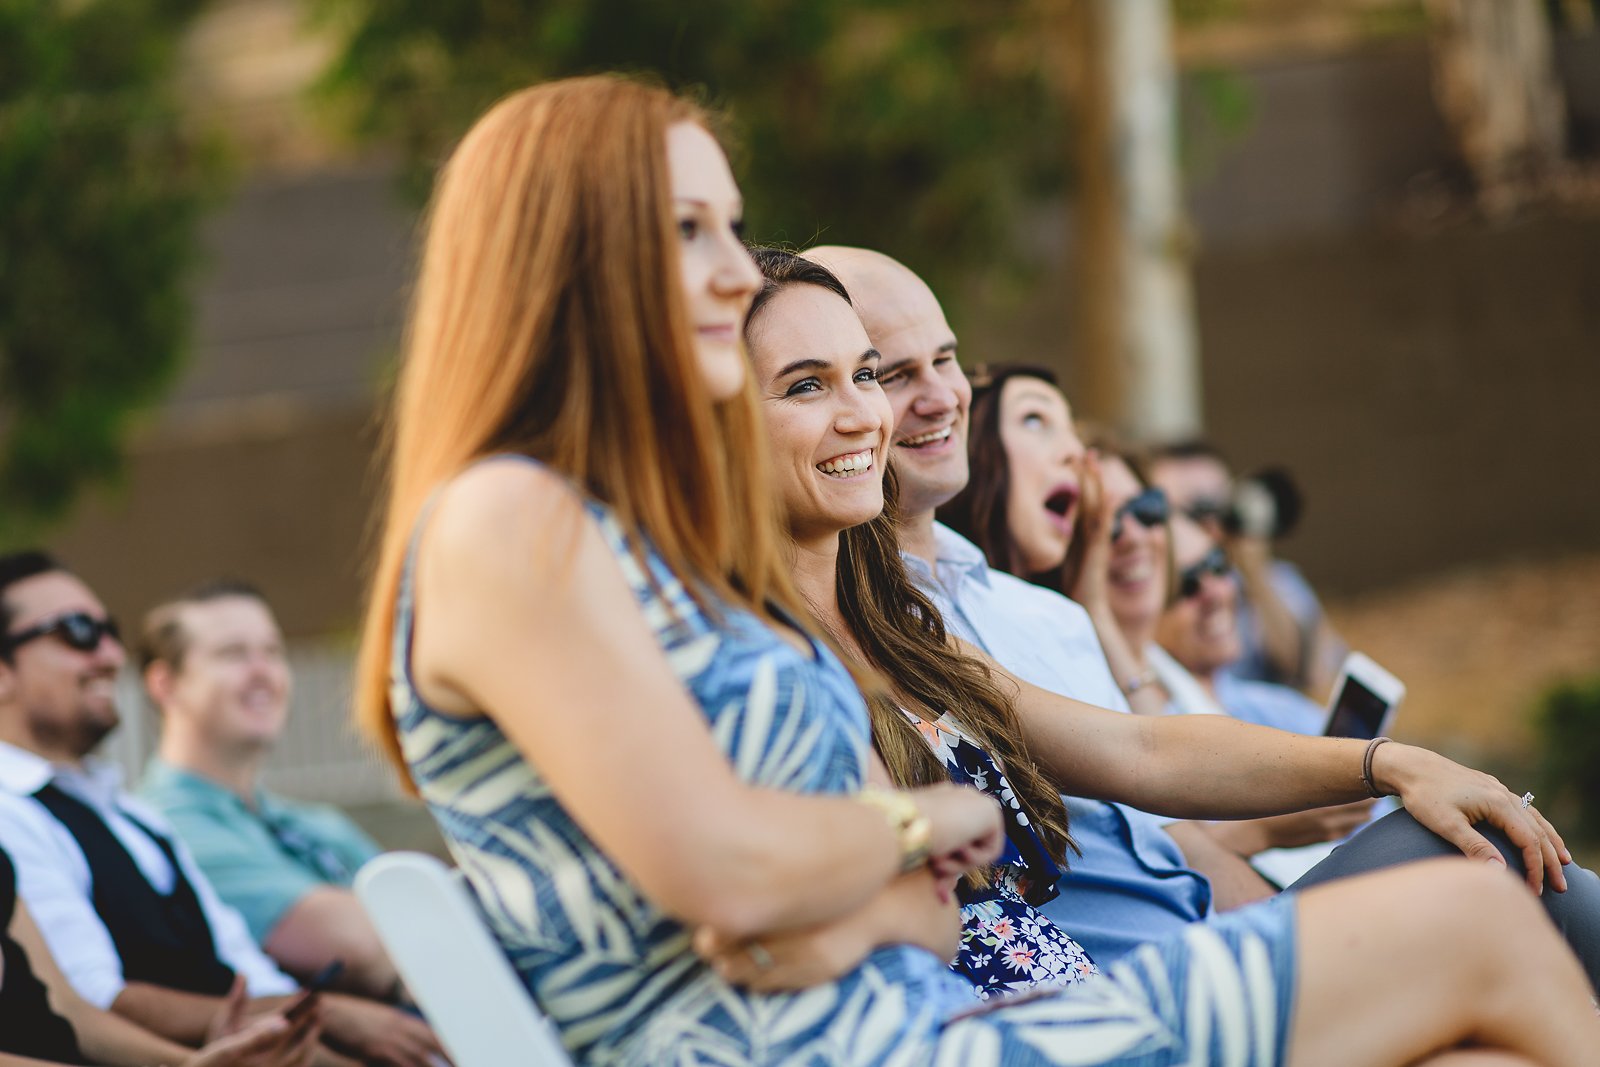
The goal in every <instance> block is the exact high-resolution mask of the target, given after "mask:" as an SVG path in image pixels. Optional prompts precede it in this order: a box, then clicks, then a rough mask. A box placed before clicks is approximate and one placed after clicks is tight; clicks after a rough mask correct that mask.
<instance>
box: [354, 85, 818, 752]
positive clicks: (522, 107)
mask: <svg viewBox="0 0 1600 1067" xmlns="http://www.w3.org/2000/svg"><path fill="white" fill-rule="evenodd" d="M679 122H694V123H699V124H701V125H706V124H707V120H706V116H705V115H704V114H703V113H702V112H701V110H700V109H699V108H697V107H696V106H694V105H693V104H690V103H688V102H686V101H684V100H681V99H679V98H677V97H674V96H673V95H672V94H670V93H668V92H666V91H665V90H662V89H660V88H656V87H654V86H650V85H645V84H641V83H639V82H637V81H633V80H629V79H625V78H621V77H615V76H600V77H588V78H574V79H569V80H565V81H558V82H552V83H550V84H547V85H541V86H537V87H534V88H531V89H525V90H522V91H521V92H517V93H514V94H512V95H511V96H509V97H507V98H506V99H504V100H502V101H500V102H499V103H498V104H496V105H495V106H494V107H493V108H491V109H490V110H489V112H488V113H487V114H485V115H484V116H483V117H482V118H481V119H479V120H478V122H477V124H476V125H474V126H473V128H472V129H471V131H469V132H468V133H467V135H466V137H465V138H464V139H463V140H462V142H461V144H460V146H459V147H458V148H457V149H456V150H455V152H454V154H453V155H452V156H451V158H450V160H449V161H448V162H447V163H446V164H445V166H444V168H443V170H442V172H441V174H440V177H439V181H438V184H437V187H436V189H435V193H434V197H433V201H432V204H431V205H430V207H429V210H428V214H427V221H426V230H425V233H426V236H425V240H424V243H423V249H422V256H421V268H420V275H419V278H418V282H417V286H416V291H415V295H414V299H413V302H412V307H411V313H410V321H409V325H408V329H407V335H406V342H405V352H404V357H403V361H402V364H401V369H400V374H399V378H398V382H397V384H396V388H395V393H394V401H393V408H392V412H391V415H390V418H389V421H388V425H387V428H386V429H387V440H386V442H385V444H386V457H387V477H386V485H385V488H386V490H387V502H386V505H385V507H384V512H383V518H382V524H381V528H380V529H381V533H380V545H379V549H378V555H377V565H376V568H375V570H374V572H373V576H372V587H371V595H370V599H369V601H368V606H367V613H366V622H365V628H364V631H363V634H362V643H361V651H360V658H359V661H358V663H357V676H356V714H357V719H358V721H359V723H360V724H361V726H362V727H363V729H364V730H365V732H366V733H367V734H368V735H369V736H371V737H373V738H374V739H375V740H377V741H378V742H379V743H380V744H381V745H382V747H383V748H384V749H385V750H386V752H387V753H388V754H389V756H390V757H391V758H392V759H393V760H394V761H395V762H396V764H397V765H402V766H403V764H402V763H401V758H400V751H399V745H398V741H397V739H396V737H395V733H394V724H393V721H392V718H391V713H390V707H389V675H390V655H391V643H392V639H393V635H394V610H395V601H396V597H397V595H398V590H399V585H400V572H401V566H402V563H403V561H404V558H405V553H406V550H407V545H408V543H409V540H410V537H411V533H412V530H413V528H414V526H415V524H416V522H417V520H418V516H419V513H420V511H421V509H422V507H423V505H424V503H425V501H426V500H427V498H428V497H429V495H430V494H431V493H432V492H433V491H434V490H435V489H436V488H437V487H438V486H440V485H441V484H443V483H444V482H446V481H447V480H449V479H450V478H451V477H453V476H454V475H455V474H457V473H458V472H460V471H461V470H462V469H463V468H465V467H466V466H467V465H469V464H470V463H472V462H473V461H474V460H476V459H478V458H480V457H483V456H487V455H492V454H496V453H502V452H517V453H521V454H523V455H527V456H532V457H534V458H536V459H538V460H540V461H542V462H544V463H545V464H547V465H549V466H550V467H551V468H552V469H554V470H556V471H559V472H561V473H562V474H564V475H566V476H567V477H568V478H569V479H571V480H572V481H573V482H574V483H575V484H577V485H579V486H581V487H583V488H584V489H585V490H586V491H587V492H589V493H591V494H592V495H593V496H595V497H596V498H598V499H600V500H603V501H605V502H606V503H607V504H609V505H610V506H611V507H612V508H613V509H614V510H615V512H616V514H617V516H618V517H619V519H620V520H621V521H622V523H623V525H624V527H625V528H628V529H630V530H632V531H634V532H637V533H642V534H644V535H646V536H647V537H648V538H649V540H650V542H651V543H652V544H653V546H654V547H655V549H656V550H657V551H658V552H659V553H660V555H661V557H662V558H663V560H664V561H665V562H666V564H667V565H668V566H669V567H670V568H671V569H672V570H673V572H674V573H675V574H677V575H678V576H679V577H681V578H682V579H683V580H684V581H685V584H686V585H687V586H688V587H689V588H690V589H691V591H692V592H693V593H694V595H695V596H696V597H697V598H698V599H700V601H701V603H702V604H703V605H705V606H708V607H709V606H711V602H712V601H716V600H721V601H723V602H726V603H731V604H734V605H740V606H743V607H746V608H749V609H751V610H753V611H755V612H756V613H757V614H759V615H761V616H763V617H766V618H769V619H770V618H772V617H773V609H774V608H778V609H783V610H786V611H788V612H790V613H791V614H792V615H795V613H796V612H798V611H799V610H800V608H801V605H800V601H799V598H798V596H797V595H796V594H795V593H794V590H793V586H792V584H791V582H790V580H789V578H788V576H787V570H786V566H787V561H786V553H785V550H784V544H785V542H784V539H783V534H782V532H781V529H780V527H779V525H778V522H777V514H776V504H775V502H774V498H773V494H772V493H771V492H770V490H769V489H768V488H767V462H766V435H765V433H763V432H762V427H761V425H760V423H759V421H758V420H759V417H760V416H759V414H758V412H757V411H756V407H755V394H754V391H753V387H752V386H751V385H750V383H749V382H748V381H747V382H746V385H745V390H744V393H743V394H742V395H741V396H739V397H735V398H734V399H733V400H731V401H729V402H727V403H723V404H713V403H712V401H711V400H710V399H709V398H708V397H707V395H706V390H705V387H704V385H703V382H702V378H701V376H700V373H699V370H698V365H697V363H696V359H695V354H694V337H693V331H692V327H691V324H690V322H689V316H688V311H687V308H686V307H685V306H684V304H683V297H682V284H681V282H680V280H679V251H678V239H677V234H676V228H675V225H674V217H673V209H672V201H671V185H670V175H669V171H668V167H667V158H666V134H667V129H668V127H670V126H672V125H674V124H676V123H679ZM685 472H693V475H694V476H693V477H685V476H684V475H685ZM795 617H798V615H795Z"/></svg>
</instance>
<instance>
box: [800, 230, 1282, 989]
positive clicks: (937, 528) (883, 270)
mask: <svg viewBox="0 0 1600 1067" xmlns="http://www.w3.org/2000/svg"><path fill="white" fill-rule="evenodd" d="M805 255H806V257H807V258H809V259H815V260H817V261H818V262H821V263H822V264H824V265H825V266H827V267H828V268H829V269H830V270H832V271H833V272H834V273H835V274H837V275H838V276H839V278H840V280H841V281H843V282H844V285H845V288H846V289H847V290H849V292H850V298H851V300H852V301H853V302H854V303H855V307H856V312H857V314H859V315H860V316H861V321H862V323H863V324H864V325H865V326H866V328H867V334H868V336H869V337H870V338H871V340H872V344H873V346H874V347H875V348H877V349H878V351H879V352H880V353H882V356H883V358H882V362H881V363H880V364H879V367H878V379H879V381H880V382H881V384H882V386H883V391H884V392H885V393H886V394H887V395H888V397H889V401H890V404H891V405H892V406H893V408H894V414H895V428H894V435H893V438H892V439H891V440H892V446H891V447H892V449H893V452H892V453H891V454H892V457H893V462H894V465H895V471H896V473H897V475H898V477H899V485H900V490H899V503H900V510H901V519H902V526H901V540H900V549H901V555H902V556H903V558H904V559H905V561H906V567H907V570H909V571H910V573H911V576H912V579H913V580H914V581H916V582H917V584H918V586H919V587H920V588H921V589H922V591H923V592H924V593H926V594H927V595H928V596H929V597H930V598H932V600H933V602H934V603H935V604H937V605H938V606H939V610H940V612H941V613H942V614H943V615H944V618H945V622H946V624H947V625H948V626H949V628H950V630H951V631H952V632H953V633H955V634H957V635H959V636H960V637H961V638H963V639H964V640H967V641H970V642H972V643H973V644H975V645H977V646H978V647H979V648H982V649H983V650H984V651H985V652H987V653H988V654H989V655H991V656H993V657H994V659H995V661H996V662H998V663H1000V664H1001V665H1002V666H1003V667H1005V668H1006V669H1007V670H1009V671H1011V672H1013V673H1014V674H1016V675H1017V676H1018V677H1020V678H1023V679H1025V680H1026V681H1029V682H1031V683H1033V684H1034V685H1037V686H1039V687H1041V688H1044V689H1049V690H1051V691H1052V692H1056V693H1060V694H1062V695H1063V696H1067V697H1071V698H1073V699H1075V700H1081V701H1084V702H1085V703H1089V704H1097V705H1100V706H1101V707H1108V708H1114V709H1116V710H1118V711H1126V710H1128V704H1127V699H1126V697H1125V696H1124V695H1123V693H1122V690H1121V689H1120V687H1118V685H1117V683H1116V681H1115V679H1114V678H1113V677H1112V674H1111V668H1110V666H1109V665H1108V664H1107V662H1106V658H1105V653H1104V651H1103V650H1102V649H1101V647H1100V640H1099V638H1098V637H1097V636H1096V634H1095V630H1094V625H1093V624H1092V623H1091V622H1090V621H1089V616H1088V613H1087V612H1085V611H1084V610H1083V608H1081V607H1080V606H1079V605H1077V604H1076V603H1074V602H1073V601H1071V600H1069V599H1067V598H1066V597H1065V596H1062V595H1061V594H1059V593H1055V592H1052V591H1051V590H1048V589H1044V588H1041V587H1039V586H1036V585H1033V584H1031V583H1029V582H1024V581H1022V580H1021V579H1018V578H1015V577H1013V576H1012V575H1009V574H1006V573H1005V572H1003V571H997V570H993V569H991V568H990V567H989V565H988V562H987V561H986V560H985V559H984V557H983V553H982V552H981V551H979V550H978V548H977V546H976V545H974V544H972V543H971V542H970V541H968V540H966V539H965V538H963V537H962V536H961V535H959V534H957V533H956V532H955V531H954V530H952V529H950V528H949V527H947V526H945V525H943V524H942V523H939V522H936V521H935V519H934V511H935V509H937V508H938V507H939V506H940V505H941V504H944V503H945V502H946V501H948V500H950V499H951V498H952V497H954V496H955V495H956V494H957V493H959V492H960V491H961V490H962V489H964V488H965V487H966V484H967V478H968V470H967V440H966V436H967V408H968V405H969V404H970V403H971V400H972V388H971V386H970V385H969V384H968V382H967V378H966V375H965V373H963V372H962V370H961V365H960V363H959V361H958V360H957V341H956V335H955V331H954V330H952V329H951V328H950V324H949V322H948V321H946V319H945V316H944V310H943V309H942V308H941V307H940V306H939V301H938V299H937V298H935V297H934V295H933V292H932V290H930V289H929V288H928V286H927V285H926V284H925V283H924V282H923V281H922V279H921V278H919V277H917V276H916V275H915V274H913V273H912V272H911V271H910V270H908V269H907V268H906V267H904V266H902V265H901V264H900V263H898V262H896V261H895V260H893V259H891V258H889V257H888V256H885V255H883V254H881V253H879V252H873V251H869V250H866V249H860V248H843V247H838V246H825V247H821V248H815V249H812V250H810V251H808V252H806V253H805ZM1063 800H1064V801H1065V802H1066V805H1067V809H1068V811H1069V813H1070V816H1071V821H1072V836H1073V839H1074V840H1075V841H1076V842H1077V843H1078V845H1079V846H1080V847H1081V848H1082V849H1083V855H1082V856H1081V857H1077V858H1074V859H1073V861H1072V864H1071V869H1070V871H1069V873H1068V874H1067V875H1066V877H1065V878H1064V879H1063V881H1062V883H1061V890H1062V892H1061V894H1060V895H1059V896H1058V898H1057V900H1056V901H1055V902H1052V904H1050V905H1047V906H1046V908H1045V911H1046V913H1047V914H1049V915H1050V917H1051V918H1052V919H1055V920H1056V921H1057V922H1058V923H1059V924H1060V925H1061V926H1062V928H1063V929H1066V930H1069V931H1070V932H1071V933H1072V935H1073V936H1074V937H1076V938H1077V939H1078V940H1079V941H1080V942H1081V943H1082V944H1083V945H1084V946H1085V947H1086V948H1088V949H1089V951H1090V953H1092V954H1093V955H1094V957H1095V959H1096V960H1097V961H1098V962H1099V963H1101V964H1106V963H1110V962H1112V961H1113V960H1115V959H1116V958H1117V957H1119V956H1121V955H1122V954H1124V953H1125V952H1127V951H1128V950H1130V949H1132V948H1134V947H1135V946H1137V945H1139V944H1142V943H1144V942H1145V941H1149V940H1151V939H1153V938H1157V937H1161V936H1163V935H1165V934H1168V933H1172V932H1174V931H1176V930H1179V929H1181V928H1182V927H1183V926H1184V925H1186V924H1188V923H1191V922H1196V921H1198V920H1200V919H1203V918H1204V917H1205V916H1206V915H1208V914H1210V913H1211V911H1212V910H1213V908H1214V907H1215V908H1227V907H1233V906H1237V905H1239V904H1244V903H1247V902H1249V901H1252V900H1259V899H1263V898H1265V897H1269V896H1271V895H1272V893H1273V888H1272V887H1271V886H1270V885H1268V884H1267V883H1266V882H1265V881H1263V880H1262V878H1261V877H1260V876H1259V875H1258V874H1256V873H1255V871H1253V870H1252V869H1251V868H1250V866H1249V864H1248V863H1246V862H1245V861H1244V859H1242V858H1241V857H1238V856H1235V855H1234V854H1233V853H1231V852H1228V851H1227V850H1226V849H1224V848H1223V847H1222V846H1221V845H1220V844H1218V843H1217V842H1216V841H1215V840H1214V839H1213V838H1212V837H1211V836H1210V834H1209V833H1208V832H1206V831H1205V830H1204V829H1203V828H1201V827H1199V826H1198V825H1197V824H1194V823H1172V824H1168V823H1166V822H1165V821H1164V820H1161V819H1158V818H1156V817H1155V816H1153V815H1149V814H1147V813H1145V812H1142V811H1139V810H1137V809H1134V808H1129V807H1126V806H1124V805H1120V804H1106V803H1102V802H1100V801H1094V800H1085V799H1082V798H1077V797H1063Z"/></svg>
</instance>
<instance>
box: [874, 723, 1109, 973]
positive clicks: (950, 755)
mask: <svg viewBox="0 0 1600 1067" xmlns="http://www.w3.org/2000/svg"><path fill="white" fill-rule="evenodd" d="M900 713H901V714H902V715H904V716H905V717H906V719H907V720H909V721H910V722H911V724H912V725H913V726H915V727H916V728H917V732H918V733H920V734H921V735H922V737H923V740H925V741H926V742H927V743H928V747H929V748H931V749H932V750H933V754H934V756H935V757H937V758H938V760H939V763H940V764H941V765H943V767H944V769H945V772H946V773H947V774H949V775H950V780H951V781H953V782H956V783H958V784H960V785H970V786H972V787H973V788H974V789H981V790H983V791H984V792H985V793H988V794H989V795H990V796H992V797H994V798H995V800H997V801H999V803H1000V811H1001V813H1002V815H1003V816H1004V818H1005V824H1006V843H1005V849H1004V851H1002V852H1001V853H1000V856H999V858H997V859H996V860H995V862H994V865H993V866H992V867H991V868H990V870H989V884H988V885H987V886H984V887H982V888H973V887H969V886H967V885H966V884H965V883H963V884H962V886H961V889H960V901H961V945H960V947H959V948H958V949H957V950H956V958H955V960H954V961H953V962H952V963H951V964H950V966H951V968H952V969H953V970H954V971H955V972H956V973H957V974H959V975H961V976H962V977H963V978H965V979H966V980H967V981H969V982H971V983H972V984H973V987H974V988H976V989H977V991H978V996H980V997H982V998H983V999H984V1000H988V999H990V998H991V997H994V996H1001V995H1004V994H1007V993H1022V992H1027V991H1030V990H1033V989H1037V988H1039V987H1041V986H1058V985H1075V984H1077V983H1078V982H1084V981H1087V980H1089V979H1090V978H1092V977H1094V976H1096V975H1098V974H1099V973H1100V970H1099V968H1097V967H1096V966H1095V965H1094V961H1093V960H1092V959H1090V958H1089V954H1088V953H1087V952H1085V951H1084V949H1083V946H1082V945H1080V944H1078V943H1077V942H1076V941H1074V940H1073V939H1072V938H1071V937H1069V936H1067V934H1066V932H1065V931H1064V930H1062V929H1061V928H1060V927H1059V926H1057V925H1056V924H1055V923H1053V922H1051V921H1050V920H1049V919H1048V918H1046V917H1045V916H1044V915H1042V914H1040V913H1039V912H1038V911H1035V910H1034V908H1035V906H1036V905H1039V904H1043V903H1045V902H1046V901H1049V900H1054V899H1055V897H1056V882H1057V881H1058V880H1059V879H1060V878H1061V868H1059V867H1058V866H1056V862H1055V860H1053V859H1051V858H1050V853H1049V851H1048V850H1047V849H1046V848H1045V846H1044V841H1043V840H1042V839H1041V838H1040V837H1039V833H1038V831H1036V830H1035V829H1034V828H1033V824H1032V823H1031V822H1029V820H1028V812H1027V810H1026V809H1025V808H1023V806H1022V802H1021V801H1020V800H1019V799H1018V798H1017V793H1016V790H1015V789H1013V788H1012V787H1011V780H1010V779H1008V778H1007V777H1006V775H1005V772H1004V771H1003V770H1001V769H1000V765H999V764H998V763H996V762H995V760H994V757H992V756H990V755H989V753H988V752H987V751H985V750H984V748H983V747H982V746H980V745H979V744H978V743H977V742H976V741H974V740H972V738H970V737H968V736H967V735H966V734H965V733H963V732H962V730H961V727H960V726H958V725H957V724H956V722H955V720H954V719H952V718H951V717H950V715H949V714H948V713H946V714H944V715H940V716H939V717H938V718H937V719H935V720H933V721H931V722H930V721H928V720H925V719H923V718H921V717H920V716H917V715H913V714H912V713H911V712H909V711H907V710H905V709H904V708H901V709H900Z"/></svg>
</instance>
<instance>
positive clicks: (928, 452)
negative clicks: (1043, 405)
mask: <svg viewBox="0 0 1600 1067" xmlns="http://www.w3.org/2000/svg"><path fill="white" fill-rule="evenodd" d="M803 255H804V256H805V258H807V259H809V260H812V261H813V262H816V263H821V264H822V265H823V266H825V267H827V268H828V269H829V270H831V271H833V273H834V274H835V275H837V276H838V278H839V280H840V281H842V282H843V283H844V287H845V289H847V290H848V291H849V293H850V300H851V302H852V303H853V304H854V305H855V309H856V314H857V315H859V316H860V317H861V323H862V325H864V326H865V327H866V328H867V336H868V337H869V338H871V340H872V346H873V347H874V348H876V349H877V350H878V351H879V352H880V353H882V355H883V361H882V362H881V363H880V364H879V365H878V380H879V381H880V382H881V383H882V385H883V391H884V393H885V394H887V395H888V397H889V403H890V404H892V405H893V407H894V417H895V427H894V438H893V441H894V452H893V455H894V461H895V469H896V471H897V472H898V473H899V475H900V508H901V512H902V514H903V515H904V517H905V518H906V519H907V520H908V521H909V522H912V523H918V522H926V523H929V524H931V523H932V521H933V510H934V509H935V508H937V507H938V506H939V505H940V504H943V503H944V502H945V501H947V500H949V499H950V498H951V497H953V496H955V495H956V494H957V493H959V492H960V491H961V490H962V489H963V488H965V487H966V484H967V405H969V404H970V403H971V402H972V387H971V386H970V385H968V384H967V377H966V375H965V374H963V373H962V372H961V367H960V365H959V364H958V363H957V362H956V335H955V334H954V333H953V332H952V331H951V329H950V324H949V323H948V322H946V321H945V317H944V309H943V308H941V307H940V306H939V301H938V300H937V299H936V298H935V297H934V295H933V291H932V290H931V289H929V288H928V286H927V283H926V282H924V281H923V280H922V279H921V278H919V277H917V276H916V275H915V274H914V273H912V271H911V270H910V269H909V268H907V267H906V266H905V265H904V264H902V263H899V262H897V261H896V260H894V259H891V258H890V257H888V256H886V255H884V254H883V253H882V252H874V251H872V250H870V249H866V248H846V247H843V246H841V245H823V246H821V247H819V248H813V249H810V250H809V251H807V252H805V253H803ZM930 529H931V525H930Z"/></svg>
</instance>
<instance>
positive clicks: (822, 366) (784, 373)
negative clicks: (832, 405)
mask: <svg viewBox="0 0 1600 1067" xmlns="http://www.w3.org/2000/svg"><path fill="white" fill-rule="evenodd" d="M882 358H883V356H882V355H881V354H880V353H879V352H878V350H877V349H876V348H869V349H867V350H866V351H865V352H863V353H861V355H859V356H857V357H856V362H857V363H869V362H871V361H872V360H875V359H882ZM831 366H833V362H832V361H831V360H826V359H815V358H811V357H807V358H805V359H797V360H795V361H794V362H793V363H790V364H788V365H787V366H785V367H784V368H783V369H781V370H779V371H778V373H776V374H774V375H773V376H772V380H773V381H777V380H778V379H779V378H787V377H788V376H789V375H791V374H793V373H795V372H796V371H802V370H827V369H828V368H829V367H831Z"/></svg>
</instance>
